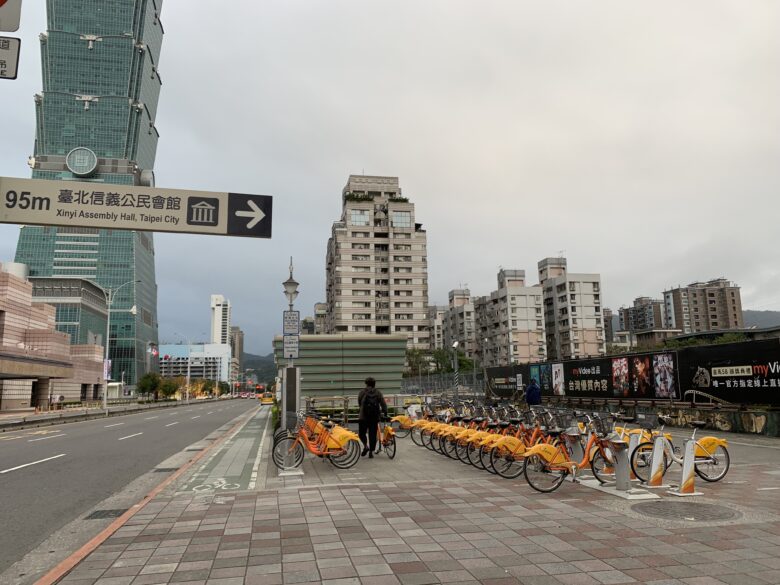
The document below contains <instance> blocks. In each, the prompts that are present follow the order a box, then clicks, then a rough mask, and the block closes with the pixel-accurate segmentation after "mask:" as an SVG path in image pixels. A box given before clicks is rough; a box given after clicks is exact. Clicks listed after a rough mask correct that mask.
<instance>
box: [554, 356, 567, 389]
mask: <svg viewBox="0 0 780 585" xmlns="http://www.w3.org/2000/svg"><path fill="white" fill-rule="evenodd" d="M552 389H553V394H555V395H556V396H564V395H565V394H566V383H565V382H564V375H563V364H553V365H552Z"/></svg>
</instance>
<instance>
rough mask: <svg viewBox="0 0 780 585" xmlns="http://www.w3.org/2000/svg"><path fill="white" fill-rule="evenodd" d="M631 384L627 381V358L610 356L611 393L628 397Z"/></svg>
mask: <svg viewBox="0 0 780 585" xmlns="http://www.w3.org/2000/svg"><path fill="white" fill-rule="evenodd" d="M630 389H631V386H629V383H628V358H626V357H619V358H612V395H613V396H618V397H620V398H628V394H629V391H630Z"/></svg>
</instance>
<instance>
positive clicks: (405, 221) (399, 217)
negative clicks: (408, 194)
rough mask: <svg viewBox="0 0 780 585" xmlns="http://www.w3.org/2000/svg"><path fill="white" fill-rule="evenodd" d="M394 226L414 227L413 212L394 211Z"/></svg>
mask: <svg viewBox="0 0 780 585" xmlns="http://www.w3.org/2000/svg"><path fill="white" fill-rule="evenodd" d="M392 213H393V215H392V217H393V227H399V228H410V227H412V214H411V212H409V211H393V212H392Z"/></svg>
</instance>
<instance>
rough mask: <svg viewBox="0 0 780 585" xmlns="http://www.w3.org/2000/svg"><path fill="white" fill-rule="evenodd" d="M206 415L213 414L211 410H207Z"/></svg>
mask: <svg viewBox="0 0 780 585" xmlns="http://www.w3.org/2000/svg"><path fill="white" fill-rule="evenodd" d="M206 414H214V411H213V410H209V411H208V412H207V413H206Z"/></svg>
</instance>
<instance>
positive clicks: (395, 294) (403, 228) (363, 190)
mask: <svg viewBox="0 0 780 585" xmlns="http://www.w3.org/2000/svg"><path fill="white" fill-rule="evenodd" d="M342 203H343V208H342V213H341V219H340V220H339V221H337V222H335V223H334V224H333V227H332V232H331V237H330V239H329V240H328V249H327V255H326V302H327V306H328V313H327V317H326V329H327V332H328V333H347V332H350V333H363V334H365V333H375V334H390V333H403V334H405V335H406V336H407V338H408V340H409V343H408V345H409V347H415V348H419V349H429V347H430V332H429V331H428V318H427V309H428V266H427V262H428V253H427V250H426V248H427V236H426V233H425V230H423V228H422V224H419V223H417V222H416V218H415V214H414V204H413V203H410V202H409V200H408V199H407V198H406V197H403V196H402V195H401V189H400V187H399V185H398V178H397V177H373V176H364V175H350V177H349V180H348V181H347V184H346V186H345V187H344V189H343V192H342Z"/></svg>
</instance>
